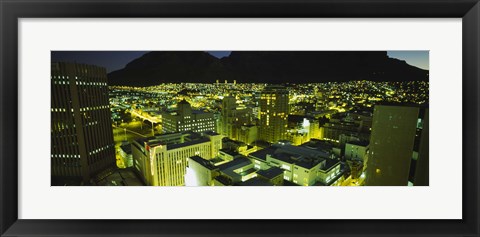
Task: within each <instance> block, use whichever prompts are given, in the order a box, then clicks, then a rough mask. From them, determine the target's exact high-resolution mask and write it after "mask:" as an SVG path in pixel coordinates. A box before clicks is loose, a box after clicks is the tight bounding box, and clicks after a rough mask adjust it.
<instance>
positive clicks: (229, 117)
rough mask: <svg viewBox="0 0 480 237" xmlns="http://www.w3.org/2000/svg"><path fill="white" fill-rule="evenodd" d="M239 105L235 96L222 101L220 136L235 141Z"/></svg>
mask: <svg viewBox="0 0 480 237" xmlns="http://www.w3.org/2000/svg"><path fill="white" fill-rule="evenodd" d="M236 110H237V104H236V99H235V97H233V96H226V97H224V98H223V100H222V112H221V123H220V127H221V132H220V134H222V135H224V136H226V137H228V138H230V139H234V138H235V137H234V126H235V124H234V122H235V117H236Z"/></svg>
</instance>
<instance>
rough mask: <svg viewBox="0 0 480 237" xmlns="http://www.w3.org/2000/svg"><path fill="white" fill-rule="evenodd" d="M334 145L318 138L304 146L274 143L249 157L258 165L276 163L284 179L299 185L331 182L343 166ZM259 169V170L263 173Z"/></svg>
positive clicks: (258, 166) (267, 165)
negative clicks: (323, 142) (324, 142)
mask: <svg viewBox="0 0 480 237" xmlns="http://www.w3.org/2000/svg"><path fill="white" fill-rule="evenodd" d="M331 148H332V147H326V146H324V145H323V144H317V142H309V143H306V144H304V145H302V146H293V145H289V144H284V145H281V144H274V145H272V146H271V147H268V148H266V149H262V150H259V151H256V152H253V153H251V154H250V155H249V158H250V160H251V161H252V162H253V164H254V168H255V169H257V170H260V171H263V170H268V169H270V168H272V167H277V168H279V169H281V170H282V171H283V179H284V180H285V181H288V182H291V183H293V184H296V185H302V186H312V185H332V184H333V183H334V182H335V181H337V179H338V178H340V177H341V175H342V172H343V170H342V169H341V163H340V160H339V159H337V158H334V157H333V156H332V154H331ZM260 171H257V174H261V172H260ZM259 172H260V173H259Z"/></svg>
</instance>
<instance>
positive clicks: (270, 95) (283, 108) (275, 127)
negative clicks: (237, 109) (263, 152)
mask: <svg viewBox="0 0 480 237" xmlns="http://www.w3.org/2000/svg"><path fill="white" fill-rule="evenodd" d="M288 101H289V98H288V90H287V89H285V87H283V86H276V85H270V86H267V87H265V89H264V90H263V91H262V93H261V97H260V126H259V135H260V139H261V140H263V141H266V142H270V143H275V142H277V141H279V140H284V139H286V138H287V124H288V121H287V119H288V112H289V110H288Z"/></svg>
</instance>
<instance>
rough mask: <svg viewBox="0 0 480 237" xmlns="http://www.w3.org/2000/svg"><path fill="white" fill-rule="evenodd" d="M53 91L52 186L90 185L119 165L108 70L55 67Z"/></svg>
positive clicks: (53, 71) (52, 68)
mask: <svg viewBox="0 0 480 237" xmlns="http://www.w3.org/2000/svg"><path fill="white" fill-rule="evenodd" d="M51 89H52V91H51V116H52V117H51V169H52V170H51V174H52V185H63V184H65V183H64V182H65V180H67V179H73V180H78V181H80V180H81V181H83V183H84V184H90V180H91V179H92V178H94V176H95V175H96V174H98V173H100V172H102V171H104V170H105V169H107V168H109V167H114V166H115V162H116V159H115V147H114V142H113V133H112V122H111V115H110V108H109V101H108V86H107V74H106V71H105V68H102V67H97V66H92V65H85V64H76V63H52V64H51ZM62 182H63V183H62Z"/></svg>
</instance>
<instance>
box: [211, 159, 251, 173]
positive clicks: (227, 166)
mask: <svg viewBox="0 0 480 237" xmlns="http://www.w3.org/2000/svg"><path fill="white" fill-rule="evenodd" d="M251 163H252V162H251V161H250V160H249V159H248V158H246V157H238V158H236V159H234V160H232V161H230V162H227V163H224V164H221V165H219V166H218V168H219V169H220V170H222V171H223V170H231V169H239V168H241V167H243V166H246V165H250V164H251Z"/></svg>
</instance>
